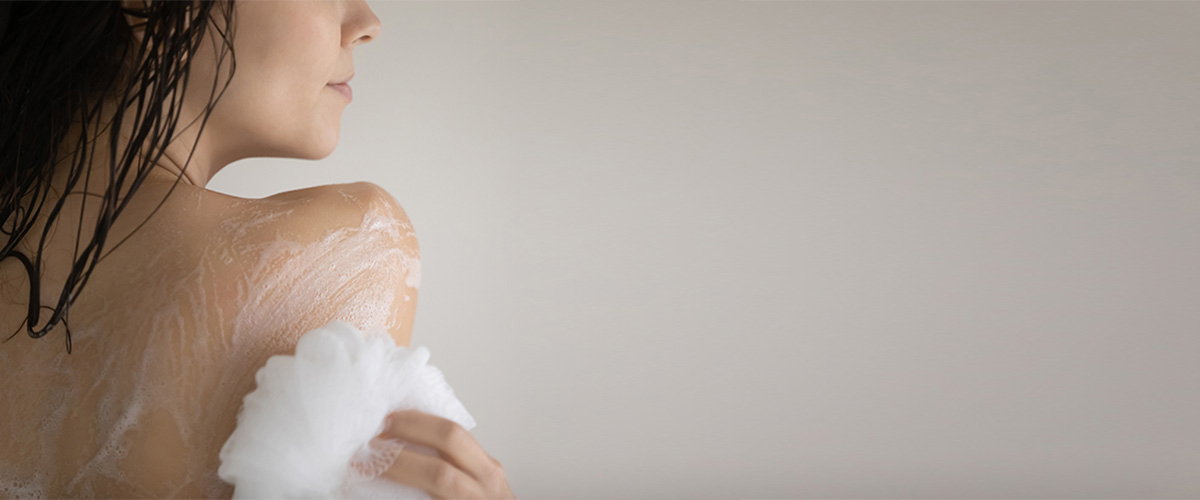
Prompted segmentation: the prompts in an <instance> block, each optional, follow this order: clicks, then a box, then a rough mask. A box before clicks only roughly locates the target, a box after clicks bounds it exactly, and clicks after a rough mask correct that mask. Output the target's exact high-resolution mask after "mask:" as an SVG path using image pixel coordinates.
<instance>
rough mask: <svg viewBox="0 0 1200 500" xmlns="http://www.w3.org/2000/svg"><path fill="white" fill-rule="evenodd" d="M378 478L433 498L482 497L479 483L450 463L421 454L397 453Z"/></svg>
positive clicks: (401, 451) (410, 452) (482, 492)
mask: <svg viewBox="0 0 1200 500" xmlns="http://www.w3.org/2000/svg"><path fill="white" fill-rule="evenodd" d="M381 477H384V478H387V479H389V480H392V481H395V482H397V483H400V484H404V485H408V486H412V487H414V488H420V489H422V490H425V491H426V492H427V493H429V495H430V496H432V497H433V498H435V499H449V498H484V497H485V496H484V491H483V489H482V487H481V486H480V484H479V483H478V482H477V481H475V480H474V479H472V478H471V477H470V476H468V475H467V474H466V473H465V472H463V471H461V470H459V469H458V467H455V466H454V465H452V464H450V463H449V462H447V461H445V460H442V459H441V458H438V457H431V456H429V455H426V454H424V453H419V452H415V451H410V450H406V449H402V450H400V454H399V455H397V456H396V461H395V462H394V463H392V466H391V467H389V468H388V470H386V471H384V473H383V475H382V476H381Z"/></svg>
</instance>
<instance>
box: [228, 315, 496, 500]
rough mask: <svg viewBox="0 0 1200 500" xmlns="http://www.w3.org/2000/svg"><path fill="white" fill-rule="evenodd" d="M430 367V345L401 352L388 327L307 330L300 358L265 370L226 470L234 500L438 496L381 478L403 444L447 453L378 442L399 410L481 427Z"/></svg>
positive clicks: (247, 403)
mask: <svg viewBox="0 0 1200 500" xmlns="http://www.w3.org/2000/svg"><path fill="white" fill-rule="evenodd" d="M428 361H429V349H428V348H426V347H424V346H420V347H417V348H408V347H405V346H397V345H396V343H395V341H394V340H392V337H391V336H390V335H388V333H387V332H386V331H385V330H382V329H375V330H368V331H365V332H364V331H362V330H359V329H358V328H356V327H354V326H353V325H351V324H349V323H346V322H344V321H339V320H334V321H331V322H329V323H328V324H326V325H325V326H323V327H320V328H316V329H313V330H309V331H308V332H305V333H304V335H302V336H301V337H300V340H299V341H298V342H297V344H296V352H295V355H294V356H287V355H277V356H272V357H271V358H270V359H268V360H267V362H266V364H265V365H264V366H263V367H262V368H260V369H259V370H258V372H257V373H256V374H255V376H254V380H255V382H256V383H257V386H256V388H255V389H254V391H252V392H250V393H249V394H247V395H246V397H245V398H244V399H243V400H242V401H243V403H242V408H241V410H240V411H239V412H238V417H237V428H236V429H235V430H234V431H233V434H232V435H230V436H229V439H228V440H227V441H226V442H225V445H224V446H222V447H221V452H220V459H221V466H220V468H219V469H218V471H217V474H218V475H219V476H220V477H221V479H222V480H224V481H226V482H228V483H230V484H233V485H234V494H233V497H234V498H419V499H428V498H430V496H429V494H428V493H426V492H424V491H422V490H419V489H416V488H413V487H409V486H406V485H402V484H399V483H396V482H394V481H388V480H386V479H383V478H380V477H378V476H379V475H380V474H382V473H383V471H385V470H387V468H388V467H390V466H391V465H392V463H393V461H394V460H395V458H396V455H397V454H398V453H399V452H400V449H401V448H407V449H409V450H413V451H417V452H420V453H425V454H427V455H432V456H437V452H436V451H434V450H432V449H430V448H427V447H424V446H419V445H416V444H412V443H405V442H402V441H399V440H394V439H386V440H385V439H373V438H374V437H376V436H378V435H379V433H380V432H383V429H384V418H385V417H386V416H387V414H388V413H391V412H393V411H397V410H419V411H422V412H425V413H430V414H434V415H437V416H440V417H443V418H447V419H450V420H453V421H455V422H457V423H458V424H459V425H461V426H463V427H464V428H466V429H468V430H469V429H472V428H474V427H475V419H474V418H472V417H471V414H470V413H468V412H467V410H466V408H464V407H463V405H462V403H461V402H459V400H458V399H457V398H456V397H455V396H454V390H453V389H451V388H450V385H449V384H448V383H446V379H445V377H444V376H443V374H442V372H441V370H439V369H438V368H437V367H435V366H433V365H429V364H428Z"/></svg>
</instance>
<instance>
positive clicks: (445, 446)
mask: <svg viewBox="0 0 1200 500" xmlns="http://www.w3.org/2000/svg"><path fill="white" fill-rule="evenodd" d="M388 418H389V420H388V424H387V428H386V429H384V431H383V433H382V434H380V437H384V438H397V439H401V440H403V441H406V442H409V443H413V444H417V445H421V446H426V447H429V448H432V449H434V450H437V452H438V454H439V455H440V457H431V456H429V455H425V454H423V453H420V452H416V451H411V450H407V449H402V450H400V455H399V456H397V457H396V461H395V462H394V463H393V464H392V466H391V467H390V468H389V469H388V470H387V471H385V472H384V473H383V474H382V475H381V476H380V477H384V478H387V479H389V480H392V481H395V482H397V483H400V484H403V485H407V486H412V487H414V488H419V489H421V490H425V491H426V492H428V493H429V495H430V496H432V497H433V498H435V499H450V498H454V499H458V498H487V499H516V497H515V496H513V492H512V489H511V488H509V487H508V478H507V477H506V475H505V472H504V467H503V466H502V465H500V462H499V461H497V460H496V459H494V458H492V456H491V455H488V454H487V452H485V451H483V447H481V446H480V445H479V442H478V441H476V440H475V436H472V435H471V433H470V432H467V430H466V429H464V428H463V427H462V426H461V425H458V423H457V422H455V421H453V420H449V419H445V418H442V417H439V416H437V415H431V414H428V413H424V412H421V411H417V410H404V411H396V412H392V413H391V414H389V415H388Z"/></svg>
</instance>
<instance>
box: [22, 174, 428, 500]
mask: <svg viewBox="0 0 1200 500" xmlns="http://www.w3.org/2000/svg"><path fill="white" fill-rule="evenodd" d="M169 187H170V186H169V184H164V183H158V184H149V183H148V184H146V185H144V186H143V188H141V189H139V191H138V193H137V198H139V200H140V201H137V202H135V203H132V204H131V205H130V207H131V210H129V211H128V212H127V213H123V214H122V215H121V218H119V219H118V223H117V224H116V225H115V226H114V231H113V235H110V237H109V239H108V243H107V244H106V248H105V250H104V251H106V252H107V251H108V250H110V249H111V248H112V245H114V244H115V243H116V242H117V241H120V239H121V238H123V237H124V235H125V234H128V232H129V231H131V230H132V229H133V227H134V226H136V225H137V224H138V223H140V222H141V221H142V220H143V219H144V218H145V217H146V215H147V214H148V213H149V211H150V210H151V209H152V208H153V207H154V205H155V204H157V202H158V200H160V199H162V196H163V195H164V194H165V193H166V189H167V188H169ZM68 205H69V206H71V205H70V204H68ZM63 213H64V214H68V213H78V205H77V204H75V205H73V212H72V210H64V212H63ZM66 221H70V218H69V217H64V222H60V223H59V224H60V229H59V230H58V231H54V232H52V233H51V238H52V241H53V242H52V243H51V245H52V246H50V247H49V248H50V250H47V255H48V256H49V259H50V260H49V263H48V264H47V265H46V271H45V272H46V276H47V278H46V281H44V282H43V285H42V286H43V292H42V303H43V305H53V304H54V301H56V300H57V293H58V291H59V290H61V283H62V281H61V280H62V278H63V277H65V269H64V268H65V265H61V263H63V262H64V259H69V258H70V257H71V250H72V249H73V247H72V246H71V245H73V242H74V236H75V232H74V226H70V225H68V224H67V222H66ZM74 221H78V217H77V216H76V218H75V219H74ZM74 221H72V222H74ZM63 227H70V228H71V230H70V231H66V230H62V229H61V228H63ZM31 234H32V235H35V238H34V241H35V244H36V236H40V228H39V229H37V230H35V231H34V232H33V233H31ZM88 236H89V234H86V233H85V234H84V235H83V237H82V239H81V241H87V239H88ZM55 252H58V255H57V258H56V255H55ZM64 252H65V257H63V256H62V255H63V253H64ZM67 263H69V262H67ZM56 266H57V267H56ZM0 283H4V284H5V285H4V286H5V288H4V290H3V294H0V298H3V299H4V302H3V304H0V319H3V323H2V325H3V326H4V328H6V330H5V331H4V332H3V335H4V336H5V337H7V335H8V334H9V333H11V332H12V331H14V329H16V328H17V326H18V325H21V322H22V320H23V318H24V317H25V314H26V311H27V310H28V300H27V297H26V296H27V294H28V291H27V290H28V280H27V278H26V277H25V276H24V271H23V269H22V268H20V267H19V264H18V263H17V262H16V261H15V259H9V260H6V261H5V262H3V265H0ZM419 286H420V250H419V247H418V244H417V238H416V235H415V234H414V232H413V230H412V226H411V224H410V223H409V220H408V218H407V216H406V214H405V213H404V211H403V209H402V208H401V207H400V205H399V204H397V203H396V202H395V200H394V199H393V198H392V197H391V196H390V195H389V194H388V193H387V192H386V191H384V190H383V189H381V188H379V187H378V186H376V185H374V184H370V183H361V182H360V183H350V184H336V185H329V186H318V187H315V188H308V189H302V190H296V191H289V192H285V193H280V194H278V195H275V196H271V197H268V198H263V199H242V198H236V197H231V196H226V195H222V194H219V193H214V192H211V191H206V190H203V189H200V188H196V187H194V186H190V185H186V184H180V185H179V186H176V188H175V191H174V192H172V193H171V195H170V198H169V199H168V201H167V202H166V203H165V204H164V205H163V206H162V208H160V209H159V211H158V213H156V214H155V215H154V216H153V218H151V219H150V221H149V222H147V223H146V224H145V225H144V226H143V227H142V228H140V229H138V230H137V232H136V233H134V234H133V236H132V237H131V238H129V240H128V241H126V242H125V243H123V244H122V245H121V246H120V247H118V248H117V249H116V250H115V251H113V253H112V254H111V255H110V256H108V257H106V258H105V260H103V261H101V262H100V263H99V264H98V265H97V266H96V269H95V272H94V274H93V275H92V276H91V278H90V280H89V281H88V283H87V284H86V286H85V287H84V288H83V291H82V292H81V295H80V296H79V298H78V299H77V300H76V301H75V303H74V304H73V306H72V308H71V309H70V313H69V316H68V321H67V322H68V324H69V325H70V330H71V338H72V353H71V354H70V355H67V354H66V352H65V351H66V350H65V346H64V345H63V341H64V338H63V337H64V328H63V326H62V325H61V324H60V325H59V326H57V327H55V329H54V330H52V331H51V333H50V334H49V335H48V336H47V337H45V338H41V339H31V338H29V337H28V335H26V334H25V333H24V327H22V329H21V331H20V332H18V333H17V335H16V336H14V337H12V338H11V339H9V340H8V341H7V342H5V343H2V344H0V408H4V409H3V410H0V496H4V497H12V496H21V497H24V496H35V497H79V496H118V497H135V496H150V497H168V496H187V497H229V496H231V495H232V487H231V486H229V485H227V484H225V483H223V482H222V481H220V480H219V479H218V478H217V476H216V470H217V467H218V465H219V461H218V458H217V454H218V452H219V450H220V446H221V445H222V444H223V442H224V440H225V439H226V438H227V437H228V436H229V434H230V433H231V432H232V431H233V429H234V427H235V425H236V415H237V409H238V408H239V406H240V403H241V399H242V397H243V396H244V395H245V394H246V393H248V392H250V391H251V390H252V389H253V388H254V373H255V371H256V370H257V369H258V368H259V367H260V366H262V365H263V363H265V362H266V359H267V358H269V357H270V356H272V355H275V354H286V353H291V352H292V349H293V348H294V347H295V341H296V339H297V338H298V337H299V336H300V335H301V334H303V333H304V332H305V331H308V330H310V329H313V328H317V327H319V326H323V325H324V324H326V323H328V322H329V321H331V320H334V319H340V320H343V321H347V322H349V323H351V324H354V325H357V326H358V327H360V328H375V327H379V328H386V329H387V330H388V331H389V332H391V333H392V335H393V337H394V338H395V339H396V341H397V343H398V344H400V345H408V343H409V338H410V336H411V332H412V326H413V319H414V317H415V313H416V301H417V290H418V288H419ZM47 311H48V310H47ZM44 316H45V313H43V317H42V318H41V319H40V321H39V326H40V324H42V323H44V321H45V317H44Z"/></svg>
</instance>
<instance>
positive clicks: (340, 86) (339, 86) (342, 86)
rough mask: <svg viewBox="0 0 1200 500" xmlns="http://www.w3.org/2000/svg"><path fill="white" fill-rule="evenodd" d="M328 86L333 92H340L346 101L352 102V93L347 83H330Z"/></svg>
mask: <svg viewBox="0 0 1200 500" xmlns="http://www.w3.org/2000/svg"><path fill="white" fill-rule="evenodd" d="M328 86H329V87H333V90H336V91H338V92H341V94H342V95H344V96H346V99H349V100H351V101H353V100H354V91H353V90H350V84H348V83H331V84H329V85H328Z"/></svg>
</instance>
